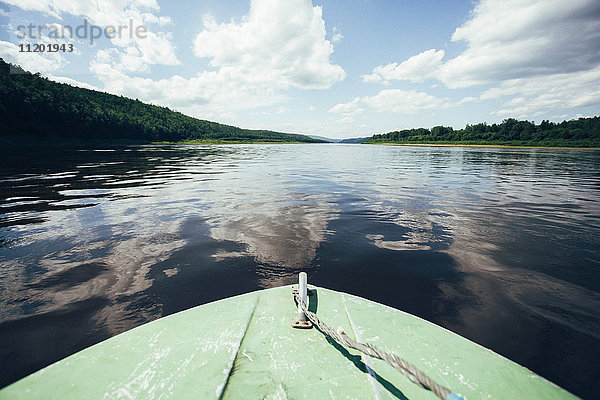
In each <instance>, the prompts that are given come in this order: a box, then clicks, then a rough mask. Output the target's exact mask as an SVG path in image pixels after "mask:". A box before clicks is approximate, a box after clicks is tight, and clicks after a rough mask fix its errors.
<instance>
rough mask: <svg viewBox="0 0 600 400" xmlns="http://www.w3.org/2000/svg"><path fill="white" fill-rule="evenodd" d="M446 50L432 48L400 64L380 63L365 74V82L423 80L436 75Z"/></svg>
mask: <svg viewBox="0 0 600 400" xmlns="http://www.w3.org/2000/svg"><path fill="white" fill-rule="evenodd" d="M444 54H445V53H444V50H435V49H430V50H427V51H424V52H422V53H420V54H417V55H416V56H412V57H410V58H409V59H408V60H406V61H404V62H402V63H400V64H398V63H390V64H388V65H385V66H383V65H380V66H378V67H376V68H375V69H374V70H373V73H372V74H371V75H363V82H367V83H368V82H384V83H385V82H387V81H390V80H409V81H413V82H422V81H424V80H425V79H427V78H431V77H433V76H435V73H436V71H437V70H438V69H439V67H440V66H441V65H442V58H444Z"/></svg>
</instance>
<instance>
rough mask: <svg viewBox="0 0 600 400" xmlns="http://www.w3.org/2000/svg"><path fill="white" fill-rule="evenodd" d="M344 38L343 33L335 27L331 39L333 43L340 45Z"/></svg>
mask: <svg viewBox="0 0 600 400" xmlns="http://www.w3.org/2000/svg"><path fill="white" fill-rule="evenodd" d="M343 38H344V35H342V32H340V30H339V29H338V28H337V27H335V26H334V27H333V36H332V37H331V41H332V42H333V43H339V42H340V41H341V40H342V39H343Z"/></svg>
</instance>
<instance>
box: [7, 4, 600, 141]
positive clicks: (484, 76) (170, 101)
mask: <svg viewBox="0 0 600 400" xmlns="http://www.w3.org/2000/svg"><path fill="white" fill-rule="evenodd" d="M42 43H43V44H46V45H58V46H62V45H65V47H63V48H60V47H59V48H60V50H59V51H57V52H48V51H46V52H43V53H39V52H37V53H36V52H26V51H21V50H22V49H26V47H24V46H26V45H27V44H29V45H33V44H42ZM69 45H72V47H71V49H72V51H68V50H69V47H67V46H69ZM62 49H64V50H65V51H62ZM0 57H2V58H4V59H5V60H6V61H8V62H11V63H16V64H18V65H20V66H22V67H23V68H24V69H26V70H29V71H32V72H39V73H41V74H42V75H43V76H46V77H48V78H49V79H52V80H55V81H59V82H66V83H70V84H73V85H77V86H81V87H86V88H92V89H96V90H101V91H105V92H109V93H113V94H117V95H123V96H126V97H130V98H137V99H140V100H142V101H144V102H149V103H152V104H157V105H161V106H165V107H169V108H171V109H173V110H177V111H180V112H182V113H184V114H187V115H190V116H193V117H197V118H200V119H206V120H211V121H217V122H220V123H225V124H230V125H235V126H239V127H242V128H249V129H270V130H275V131H282V132H291V133H302V134H309V135H320V136H325V137H330V138H350V137H365V136H371V135H373V134H375V133H385V132H390V131H394V130H399V129H407V128H419V127H424V128H431V127H433V126H436V125H444V126H452V127H454V128H455V129H460V128H464V127H465V125H467V124H476V123H480V122H487V123H490V124H491V123H498V122H501V121H502V120H504V119H506V118H517V119H528V120H530V121H531V120H533V121H536V122H537V123H539V122H541V121H542V120H545V119H547V120H550V121H562V120H565V119H566V120H568V119H574V118H580V117H590V116H596V115H600V2H599V1H598V0H478V1H470V0H468V1H465V0H422V1H408V0H196V1H191V0H180V1H166V0H94V1H84V0H3V1H0Z"/></svg>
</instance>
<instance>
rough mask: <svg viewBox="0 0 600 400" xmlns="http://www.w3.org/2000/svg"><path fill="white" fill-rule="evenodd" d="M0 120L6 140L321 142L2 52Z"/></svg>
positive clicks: (1, 133)
mask: <svg viewBox="0 0 600 400" xmlns="http://www.w3.org/2000/svg"><path fill="white" fill-rule="evenodd" d="M11 68H12V72H13V73H10V72H11ZM14 72H18V73H14ZM0 121H2V123H1V124H0V139H2V138H4V142H5V143H12V142H23V141H24V142H30V143H35V142H36V141H41V142H44V143H52V142H56V143H59V144H60V143H64V142H69V141H74V142H83V143H85V142H88V141H89V142H95V143H97V142H119V141H129V142H132V143H150V142H158V141H166V142H181V141H188V140H196V141H209V142H210V141H212V142H215V141H216V142H231V141H235V142H256V141H263V142H264V141H266V142H313V143H316V142H322V141H321V140H317V139H312V138H310V137H308V136H305V135H297V134H288V133H281V132H273V131H267V130H249V129H241V128H238V127H235V126H230V125H223V124H219V123H216V122H211V121H205V120H200V119H196V118H192V117H189V116H187V115H183V114H181V113H180V112H177V111H173V110H170V109H169V108H166V107H159V106H155V105H151V104H145V103H143V102H141V101H139V100H137V99H136V100H132V99H128V98H125V97H123V96H115V95H112V94H108V93H103V92H99V91H95V90H89V89H83V88H79V87H75V86H71V85H68V84H64V83H58V82H53V81H50V80H48V79H47V78H44V77H41V76H40V75H39V74H31V73H29V72H27V71H24V70H22V69H21V68H20V67H18V66H15V65H11V64H9V63H6V62H5V61H4V60H3V59H1V58H0Z"/></svg>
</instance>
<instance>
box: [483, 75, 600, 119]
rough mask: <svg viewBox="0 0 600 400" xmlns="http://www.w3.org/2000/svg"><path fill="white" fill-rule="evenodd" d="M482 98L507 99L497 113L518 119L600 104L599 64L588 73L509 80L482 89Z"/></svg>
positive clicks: (599, 105) (598, 105)
mask: <svg viewBox="0 0 600 400" xmlns="http://www.w3.org/2000/svg"><path fill="white" fill-rule="evenodd" d="M481 99H482V100H491V99H505V103H504V104H503V105H502V108H501V109H500V110H498V111H495V112H494V114H496V115H500V116H514V117H517V118H528V117H529V118H532V117H537V116H540V115H547V114H552V113H561V112H562V111H564V110H569V109H575V108H580V107H592V106H595V107H600V66H598V67H596V68H594V69H592V70H590V71H585V72H571V73H564V74H554V75H548V76H538V77H532V78H521V79H512V80H508V81H505V82H503V83H502V84H500V85H499V86H497V87H494V88H491V89H488V90H486V91H485V92H483V93H482V95H481Z"/></svg>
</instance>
